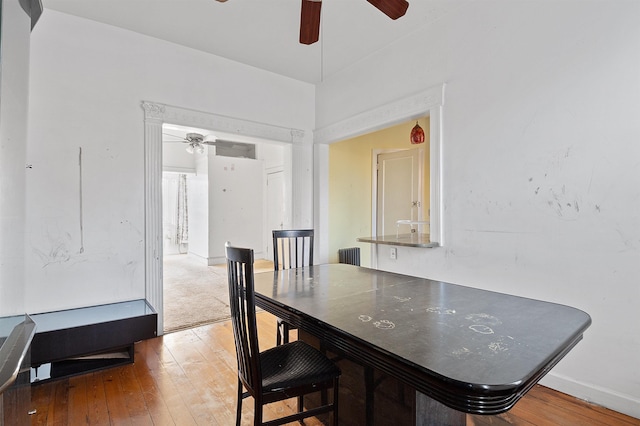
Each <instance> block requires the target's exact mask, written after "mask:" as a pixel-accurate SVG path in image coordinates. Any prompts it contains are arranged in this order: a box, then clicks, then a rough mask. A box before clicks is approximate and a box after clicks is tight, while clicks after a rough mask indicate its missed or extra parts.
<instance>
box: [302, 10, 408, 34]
mask: <svg viewBox="0 0 640 426" xmlns="http://www.w3.org/2000/svg"><path fill="white" fill-rule="evenodd" d="M367 1H368V2H369V3H371V4H372V5H374V6H375V7H376V8H377V9H378V10H380V11H381V12H382V13H384V14H385V15H387V16H388V17H389V18H391V19H398V18H400V17H401V16H404V14H405V13H406V12H407V8H408V7H409V3H408V2H407V1H406V0H367ZM321 8H322V0H302V11H301V13H300V43H302V44H313V43H315V42H316V41H318V39H319V38H320V9H321Z"/></svg>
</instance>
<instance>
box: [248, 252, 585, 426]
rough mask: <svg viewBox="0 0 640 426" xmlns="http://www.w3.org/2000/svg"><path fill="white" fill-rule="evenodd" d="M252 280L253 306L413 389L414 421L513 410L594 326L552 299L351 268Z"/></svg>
mask: <svg viewBox="0 0 640 426" xmlns="http://www.w3.org/2000/svg"><path fill="white" fill-rule="evenodd" d="M254 282H255V293H256V305H257V306H258V307H259V308H262V309H264V310H265V311H268V312H270V313H272V314H273V315H275V316H277V317H278V318H281V319H283V320H285V321H287V322H289V323H290V324H292V325H293V326H295V327H297V328H299V329H300V330H301V332H302V333H307V334H309V335H312V336H315V338H317V339H318V341H319V342H320V344H321V346H322V347H323V348H325V349H327V350H330V351H332V352H334V353H338V354H340V356H341V357H344V358H347V359H349V360H353V361H355V362H356V363H357V364H359V365H361V366H363V367H365V368H366V369H367V371H372V370H375V371H377V372H379V374H381V375H386V376H390V377H393V378H394V379H395V380H397V381H399V382H401V383H403V384H404V385H406V386H409V387H410V388H411V389H414V390H415V400H413V401H412V403H411V404H410V410H411V411H412V413H411V416H410V418H411V419H412V420H411V423H413V424H416V425H444V424H452V425H463V424H465V422H466V414H468V413H470V414H479V415H494V414H499V413H503V412H505V411H507V410H509V409H510V408H512V407H513V406H514V405H515V404H516V402H517V401H518V400H519V399H520V398H522V396H523V395H525V393H526V392H527V391H528V390H529V389H531V388H532V387H533V386H534V385H535V384H536V383H538V381H539V380H540V379H541V378H542V377H544V375H545V374H547V373H548V372H549V371H550V370H551V369H552V368H553V367H554V366H555V365H556V364H557V363H558V362H559V361H560V360H561V359H562V358H563V357H564V356H565V355H566V354H567V353H568V352H569V351H571V350H572V348H574V346H575V345H576V344H577V343H578V342H579V341H580V340H581V339H582V338H583V333H584V332H585V330H587V328H588V327H589V326H590V324H591V318H590V316H589V315H588V314H587V313H585V312H583V311H581V310H579V309H576V308H574V307H570V306H566V305H562V304H558V303H551V302H548V301H541V300H535V299H531V298H526V297H520V296H516V295H509V294H504V293H499V292H495V291H488V290H483V289H479V288H474V287H471V286H467V285H458V284H451V283H447V282H442V281H438V280H431V279H428V278H421V277H415V276H410V275H404V274H399V273H393V272H387V271H381V270H376V269H371V268H366V267H360V266H355V265H349V264H340V263H338V264H322V265H313V266H307V267H304V268H294V269H288V270H276V271H269V272H262V273H257V274H255V276H254ZM341 398H342V395H341ZM367 399H373V393H371V394H370V393H369V392H367ZM370 403H371V404H370ZM341 404H343V402H342V401H341ZM372 405H373V401H367V407H369V406H372ZM366 418H367V423H369V422H371V423H370V424H373V420H372V419H371V413H367V417H366Z"/></svg>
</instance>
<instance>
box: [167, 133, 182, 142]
mask: <svg viewBox="0 0 640 426" xmlns="http://www.w3.org/2000/svg"><path fill="white" fill-rule="evenodd" d="M162 136H170V137H172V138H176V139H178V140H177V141H172V142H188V141H187V140H186V139H185V138H183V137H182V136H177V135H172V134H171V133H163V134H162Z"/></svg>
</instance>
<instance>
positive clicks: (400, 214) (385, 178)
mask: <svg viewBox="0 0 640 426" xmlns="http://www.w3.org/2000/svg"><path fill="white" fill-rule="evenodd" d="M419 160H420V154H419V150H418V149H407V150H403V151H395V152H390V153H382V154H378V164H377V169H378V170H377V172H378V182H377V189H378V191H377V207H376V222H377V223H376V235H378V236H382V235H396V231H397V225H396V221H398V220H421V219H422V218H421V214H420V212H421V208H420V206H421V194H422V188H421V186H420V161H419ZM408 232H410V230H409V229H400V233H401V234H402V233H408Z"/></svg>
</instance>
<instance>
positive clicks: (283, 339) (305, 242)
mask: <svg viewBox="0 0 640 426" xmlns="http://www.w3.org/2000/svg"><path fill="white" fill-rule="evenodd" d="M309 265H313V229H276V230H274V231H273V268H274V269H275V270H276V271H279V270H283V269H292V268H302V267H305V266H309ZM277 325H278V329H277V334H276V344H277V345H280V344H281V343H288V342H289V331H291V330H295V327H294V326H292V325H291V324H289V323H287V322H285V321H284V320H282V319H280V318H278V324H277Z"/></svg>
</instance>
